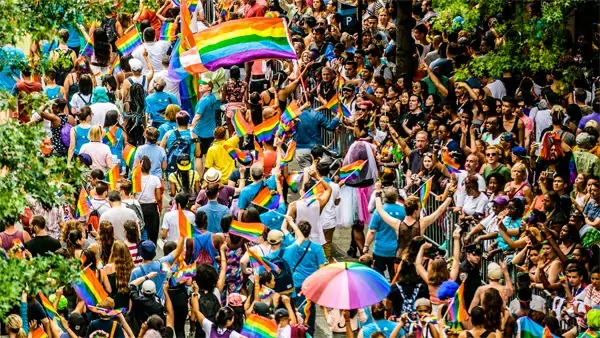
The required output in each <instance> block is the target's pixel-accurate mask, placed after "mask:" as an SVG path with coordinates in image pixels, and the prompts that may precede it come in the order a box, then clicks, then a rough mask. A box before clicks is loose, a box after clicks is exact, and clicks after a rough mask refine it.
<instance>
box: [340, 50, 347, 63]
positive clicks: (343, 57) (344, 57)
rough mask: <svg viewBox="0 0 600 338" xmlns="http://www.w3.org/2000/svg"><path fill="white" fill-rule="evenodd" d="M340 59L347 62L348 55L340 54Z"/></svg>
mask: <svg viewBox="0 0 600 338" xmlns="http://www.w3.org/2000/svg"><path fill="white" fill-rule="evenodd" d="M340 57H341V58H342V59H343V60H344V61H345V60H348V54H346V52H342V54H340Z"/></svg>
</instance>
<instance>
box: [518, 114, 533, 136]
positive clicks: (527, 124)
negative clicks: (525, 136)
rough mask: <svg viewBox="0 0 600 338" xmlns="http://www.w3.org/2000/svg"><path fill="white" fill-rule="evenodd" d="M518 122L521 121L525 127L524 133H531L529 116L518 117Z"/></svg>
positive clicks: (531, 124) (531, 127)
mask: <svg viewBox="0 0 600 338" xmlns="http://www.w3.org/2000/svg"><path fill="white" fill-rule="evenodd" d="M520 120H521V121H523V124H524V125H525V131H526V132H528V133H532V132H533V121H531V119H530V118H529V116H527V115H525V114H523V116H521V117H520Z"/></svg>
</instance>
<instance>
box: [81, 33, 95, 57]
mask: <svg viewBox="0 0 600 338" xmlns="http://www.w3.org/2000/svg"><path fill="white" fill-rule="evenodd" d="M79 55H80V56H89V57H92V55H94V36H90V40H89V41H88V42H87V43H86V44H85V47H83V51H82V52H81V53H80V54H79Z"/></svg>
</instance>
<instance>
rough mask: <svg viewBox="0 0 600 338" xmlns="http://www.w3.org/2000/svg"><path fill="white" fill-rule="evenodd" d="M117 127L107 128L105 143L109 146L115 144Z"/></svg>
mask: <svg viewBox="0 0 600 338" xmlns="http://www.w3.org/2000/svg"><path fill="white" fill-rule="evenodd" d="M118 128H119V127H117V126H112V127H110V128H108V131H107V133H106V136H105V138H106V142H105V143H106V144H108V145H109V146H111V147H114V146H116V145H117V129H118Z"/></svg>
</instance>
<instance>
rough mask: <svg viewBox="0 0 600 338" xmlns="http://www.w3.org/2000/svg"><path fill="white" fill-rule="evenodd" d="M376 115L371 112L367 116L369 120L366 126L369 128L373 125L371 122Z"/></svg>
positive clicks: (373, 122) (373, 121)
mask: <svg viewBox="0 0 600 338" xmlns="http://www.w3.org/2000/svg"><path fill="white" fill-rule="evenodd" d="M376 117H377V115H375V113H373V114H372V115H371V117H370V118H369V122H367V125H366V127H367V128H371V127H372V126H373V124H375V118H376Z"/></svg>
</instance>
